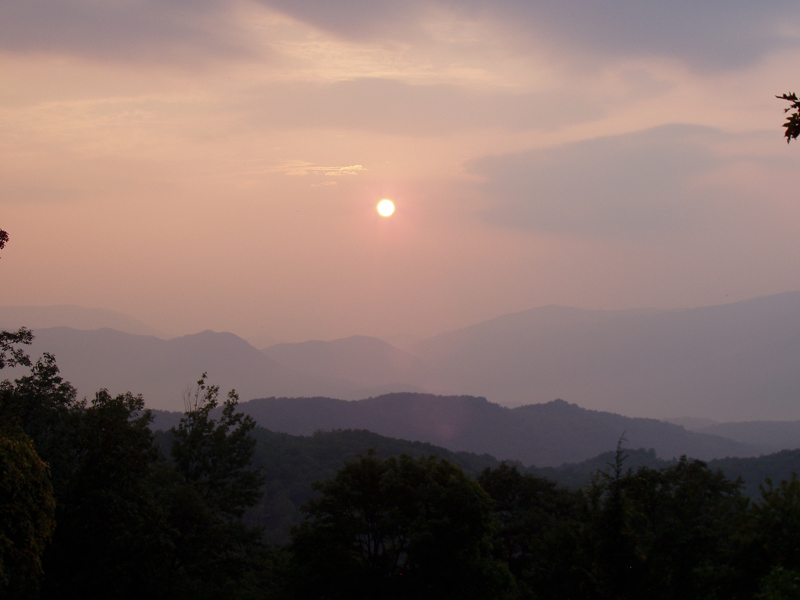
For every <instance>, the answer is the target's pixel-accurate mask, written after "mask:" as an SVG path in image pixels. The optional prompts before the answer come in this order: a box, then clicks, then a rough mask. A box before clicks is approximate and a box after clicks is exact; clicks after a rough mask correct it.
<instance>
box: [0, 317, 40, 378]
mask: <svg viewBox="0 0 800 600" xmlns="http://www.w3.org/2000/svg"><path fill="white" fill-rule="evenodd" d="M31 342H33V334H32V333H31V330H30V329H27V328H25V327H20V328H19V329H18V330H17V331H0V369H4V368H5V367H16V366H17V365H20V366H23V367H30V366H31V359H30V357H29V356H28V355H27V354H26V353H25V351H24V350H23V349H22V348H15V346H17V345H27V346H30V344H31Z"/></svg>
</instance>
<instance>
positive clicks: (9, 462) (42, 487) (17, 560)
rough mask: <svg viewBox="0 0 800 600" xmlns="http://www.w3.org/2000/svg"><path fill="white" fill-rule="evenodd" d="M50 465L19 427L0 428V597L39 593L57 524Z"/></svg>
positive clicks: (23, 596) (18, 596) (21, 596)
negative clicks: (44, 559)
mask: <svg viewBox="0 0 800 600" xmlns="http://www.w3.org/2000/svg"><path fill="white" fill-rule="evenodd" d="M54 515H55V500H54V499H53V486H52V485H51V483H50V478H49V475H48V470H47V464H46V463H44V462H43V461H42V459H41V458H39V456H38V455H37V454H36V450H35V449H34V447H33V442H32V441H31V439H30V438H29V437H28V436H26V435H25V434H24V433H22V431H21V430H19V429H13V428H11V429H9V430H5V431H4V430H1V429H0V595H2V596H3V597H4V598H26V597H35V596H36V593H37V591H38V586H39V579H40V577H41V574H42V567H41V556H42V553H43V552H44V550H45V548H46V546H47V544H48V542H49V541H50V537H51V536H52V534H53V529H54V528H55V520H54Z"/></svg>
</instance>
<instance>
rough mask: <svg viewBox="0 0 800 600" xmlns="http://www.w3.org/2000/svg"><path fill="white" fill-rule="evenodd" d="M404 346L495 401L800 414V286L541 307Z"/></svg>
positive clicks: (648, 411)
mask: <svg viewBox="0 0 800 600" xmlns="http://www.w3.org/2000/svg"><path fill="white" fill-rule="evenodd" d="M411 351H412V352H413V353H414V354H416V355H417V356H419V357H420V358H421V359H422V360H423V361H425V363H426V364H427V365H428V366H429V368H431V369H432V370H434V371H435V372H437V373H439V375H440V376H441V377H442V378H443V379H445V380H447V381H450V382H453V383H455V384H456V385H457V386H458V390H459V391H460V392H461V393H470V394H473V395H480V396H485V397H487V398H491V399H492V400H493V401H495V402H499V403H501V404H504V405H510V406H514V405H522V404H530V403H533V402H543V401H547V400H550V399H552V398H567V399H569V400H570V401H572V402H577V403H579V404H580V405H582V406H586V407H591V408H597V409H603V410H611V411H614V412H619V413H623V414H635V415H646V416H651V417H657V418H665V417H671V416H676V415H679V414H686V415H691V416H695V417H710V418H714V419H717V420H723V419H724V420H728V421H730V420H763V419H776V420H784V419H797V418H800V402H798V398H799V397H800V292H787V293H784V294H777V295H774V296H767V297H764V298H756V299H753V300H748V301H745V302H737V303H733V304H726V305H720V306H710V307H703V308H693V309H681V310H618V311H597V310H582V309H577V308H568V307H560V306H547V307H542V308H536V309H532V310H529V311H524V312H520V313H515V314H510V315H504V316H502V317H498V318H496V319H492V320H490V321H485V322H482V323H478V324H475V325H471V326H469V327H465V328H463V329H459V330H455V331H450V332H447V333H443V334H441V335H439V336H436V337H434V338H431V339H428V340H425V341H423V342H420V343H418V344H416V345H414V346H413V347H412V348H411ZM431 391H439V390H436V389H433V390H431Z"/></svg>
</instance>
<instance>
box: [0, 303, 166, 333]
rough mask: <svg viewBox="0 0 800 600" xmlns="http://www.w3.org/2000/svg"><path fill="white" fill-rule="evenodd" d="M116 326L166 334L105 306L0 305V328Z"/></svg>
mask: <svg viewBox="0 0 800 600" xmlns="http://www.w3.org/2000/svg"><path fill="white" fill-rule="evenodd" d="M20 327H27V328H28V329H49V328H51V327H70V328H72V329H83V330H93V329H102V328H108V329H116V330H117V331H122V332H124V333H131V334H134V335H152V336H155V337H158V338H162V339H166V338H167V337H168V336H166V335H164V334H163V333H161V332H159V331H157V330H155V329H153V328H152V327H150V326H149V325H147V324H146V323H143V322H142V321H140V320H139V319H136V318H134V317H131V316H129V315H125V314H122V313H119V312H116V311H113V310H108V309H106V308H84V307H83V306H75V305H73V304H59V305H53V306H0V329H5V330H13V329H19V328H20Z"/></svg>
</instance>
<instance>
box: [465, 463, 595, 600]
mask: <svg viewBox="0 0 800 600" xmlns="http://www.w3.org/2000/svg"><path fill="white" fill-rule="evenodd" d="M478 483H479V484H480V486H481V487H482V488H483V489H484V490H485V491H486V492H487V493H488V494H489V496H491V498H492V500H493V508H494V518H495V524H496V533H495V537H494V555H495V557H497V558H498V559H499V560H501V561H503V562H504V563H505V564H506V565H508V568H509V570H510V571H511V573H512V574H513V575H514V577H515V579H516V581H517V585H518V588H519V590H518V594H519V597H521V598H553V599H557V598H570V597H577V595H578V594H579V591H580V589H581V586H582V585H584V584H585V578H586V577H585V572H584V570H583V569H582V565H581V564H580V561H579V560H578V557H579V554H580V534H581V522H580V518H581V516H582V513H583V510H582V505H583V501H582V497H581V495H580V494H579V493H577V492H571V491H569V490H567V489H565V488H561V487H559V486H558V485H557V484H556V483H554V482H552V481H550V480H547V479H544V478H541V477H536V476H535V475H530V474H522V473H520V472H519V470H518V469H517V467H516V466H511V465H509V464H507V463H502V464H501V465H500V466H499V467H497V468H496V469H490V468H487V469H485V470H484V471H483V472H482V473H481V475H480V477H478Z"/></svg>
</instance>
